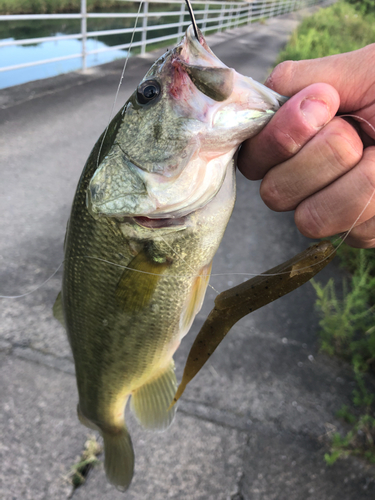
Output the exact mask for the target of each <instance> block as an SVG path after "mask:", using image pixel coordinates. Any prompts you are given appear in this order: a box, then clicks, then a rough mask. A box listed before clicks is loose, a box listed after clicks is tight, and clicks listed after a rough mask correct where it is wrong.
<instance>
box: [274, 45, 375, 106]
mask: <svg viewBox="0 0 375 500" xmlns="http://www.w3.org/2000/svg"><path fill="white" fill-rule="evenodd" d="M374 59H375V44H371V45H368V46H367V47H364V48H363V49H359V50H355V51H353V52H348V53H345V54H338V55H334V56H328V57H322V58H319V59H312V60H304V61H285V62H282V63H281V64H279V65H278V66H276V68H275V69H274V70H273V72H272V73H271V74H270V76H269V77H268V79H267V80H266V83H265V85H267V87H270V88H271V89H273V90H275V91H276V92H279V93H280V94H282V95H288V96H289V95H294V94H296V93H297V92H299V91H300V90H302V89H303V88H305V87H306V86H307V85H311V84H312V83H317V82H324V83H328V84H330V85H332V86H334V87H335V89H337V91H338V92H339V94H340V101H341V102H340V112H343V113H344V112H348V111H352V110H354V109H360V108H363V107H365V106H366V105H368V104H371V102H372V101H373V98H372V97H371V92H370V88H371V85H373V82H374V81H375V65H374ZM348 82H350V85H349V84H348ZM366 82H368V83H366Z"/></svg>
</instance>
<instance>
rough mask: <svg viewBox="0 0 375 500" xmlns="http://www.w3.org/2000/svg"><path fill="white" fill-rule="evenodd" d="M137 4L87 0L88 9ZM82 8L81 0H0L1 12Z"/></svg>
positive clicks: (114, 9) (53, 11)
mask: <svg viewBox="0 0 375 500" xmlns="http://www.w3.org/2000/svg"><path fill="white" fill-rule="evenodd" d="M135 5H138V4H132V3H130V2H120V1H118V0H87V11H88V12H100V11H107V12H109V11H118V10H122V9H124V7H125V6H126V9H129V6H132V7H133V6H135ZM80 10H81V0H0V13H1V14H57V13H60V12H80Z"/></svg>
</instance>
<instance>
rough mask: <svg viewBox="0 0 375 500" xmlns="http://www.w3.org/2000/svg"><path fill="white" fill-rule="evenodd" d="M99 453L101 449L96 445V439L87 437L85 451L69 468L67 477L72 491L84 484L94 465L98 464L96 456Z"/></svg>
mask: <svg viewBox="0 0 375 500" xmlns="http://www.w3.org/2000/svg"><path fill="white" fill-rule="evenodd" d="M101 452H102V447H101V446H100V444H99V443H98V441H97V439H96V437H95V436H89V437H88V439H87V441H86V443H85V449H84V450H83V452H82V455H81V456H80V457H79V458H78V459H77V462H76V463H75V464H74V465H72V467H71V471H70V476H69V477H70V482H71V483H72V486H73V490H75V489H77V488H79V487H80V486H82V484H84V483H85V481H86V478H87V476H88V474H89V472H90V470H91V469H92V468H93V467H95V465H98V464H100V460H98V458H97V456H98V455H99V454H100V453H101Z"/></svg>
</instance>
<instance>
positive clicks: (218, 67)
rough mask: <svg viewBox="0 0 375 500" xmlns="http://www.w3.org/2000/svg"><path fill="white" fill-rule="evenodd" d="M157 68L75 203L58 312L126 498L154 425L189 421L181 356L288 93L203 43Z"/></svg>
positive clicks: (86, 416)
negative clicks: (141, 444) (255, 159)
mask: <svg viewBox="0 0 375 500" xmlns="http://www.w3.org/2000/svg"><path fill="white" fill-rule="evenodd" d="M197 34H198V37H196V36H195V34H194V30H193V27H192V26H190V27H189V28H188V29H187V32H186V34H185V35H184V37H183V39H182V40H181V42H180V43H178V44H177V45H176V46H175V47H173V48H172V49H171V50H168V51H167V52H166V53H165V54H164V55H162V56H161V57H160V58H159V59H158V60H157V61H156V62H155V63H154V64H153V65H152V66H151V68H150V70H149V71H148V72H147V74H146V75H145V77H144V78H143V79H142V81H141V82H140V83H139V85H138V87H137V89H136V90H135V91H134V93H133V94H132V95H131V96H130V98H129V99H128V101H127V102H126V103H125V104H124V106H122V107H121V109H120V111H119V112H118V113H117V115H116V116H115V117H114V118H113V120H112V121H111V123H110V124H109V126H108V128H107V129H106V131H105V132H104V133H103V134H102V135H101V136H100V138H99V139H98V141H97V143H96V144H95V146H94V148H93V150H92V152H91V154H90V156H89V158H88V160H87V162H86V165H85V167H84V169H83V172H82V174H81V177H80V180H79V183H78V186H77V190H76V193H75V196H74V200H73V205H72V209H71V214H70V218H69V221H68V225H67V231H66V236H65V243H64V271H63V278H62V290H61V292H60V293H59V295H58V297H57V300H56V303H55V305H54V315H55V317H56V318H57V319H59V320H60V322H61V323H62V324H63V325H64V327H65V328H66V331H67V336H68V339H69V343H70V346H71V349H72V352H73V358H74V363H75V370H76V381H77V388H78V400H79V402H78V407H77V412H78V418H79V420H80V421H81V422H82V423H83V424H84V425H86V426H87V427H89V428H92V429H96V430H98V431H99V432H100V433H101V435H102V437H103V442H104V454H105V459H104V466H105V472H106V476H107V479H108V481H109V482H110V483H112V484H113V485H115V486H116V487H117V488H119V489H122V490H126V489H127V488H128V487H129V485H130V483H131V480H132V477H133V473H134V450H133V445H132V441H131V437H130V435H129V431H128V428H127V426H126V422H125V407H126V405H127V403H128V401H129V402H130V409H131V411H132V412H133V413H134V415H135V416H136V418H137V420H138V421H139V423H140V424H141V426H142V427H143V428H145V429H149V430H159V431H160V430H165V429H167V428H168V427H169V426H170V425H171V423H172V421H173V419H174V416H175V412H176V406H175V405H174V406H173V405H171V403H172V402H173V398H174V395H175V392H176V389H177V382H176V376H175V370H174V361H173V354H174V353H175V351H176V350H177V349H178V347H179V345H180V342H181V339H182V338H183V337H184V336H185V335H186V334H187V332H188V331H189V329H190V327H191V324H192V322H193V320H194V317H195V316H196V314H197V313H198V312H199V310H200V308H201V306H202V302H203V299H204V295H205V292H206V288H207V285H208V280H209V276H210V271H211V266H212V259H213V257H214V255H215V252H216V250H217V248H218V246H219V244H220V241H221V239H222V237H223V234H224V231H225V228H226V225H227V223H228V221H229V218H230V216H231V213H232V210H233V206H234V202H235V154H236V152H237V150H238V148H239V145H240V144H241V143H242V142H243V141H244V140H245V139H247V138H249V137H251V136H253V135H255V134H256V133H258V132H259V131H260V130H261V129H262V128H263V127H264V126H265V125H266V124H267V123H268V121H269V120H270V119H271V118H272V116H273V115H274V114H275V112H276V111H277V110H278V109H279V107H280V106H281V105H282V104H283V103H284V102H285V101H286V99H287V98H286V97H283V96H280V95H279V94H277V93H276V92H274V91H272V90H270V89H268V88H266V87H265V86H263V85H262V84H260V83H258V82H256V81H254V80H252V79H251V78H249V77H246V76H243V75H241V74H239V73H237V72H236V71H235V70H234V69H232V68H229V67H227V66H226V65H225V64H224V63H223V62H222V61H221V60H220V59H218V58H217V57H216V56H215V55H214V53H213V52H212V51H211V49H210V48H209V46H208V45H207V43H206V41H205V39H204V37H203V35H202V33H201V32H200V31H198V33H197Z"/></svg>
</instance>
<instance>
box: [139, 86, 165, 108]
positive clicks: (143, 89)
mask: <svg viewBox="0 0 375 500" xmlns="http://www.w3.org/2000/svg"><path fill="white" fill-rule="evenodd" d="M160 91H161V88H160V84H159V82H157V81H156V80H146V81H145V82H142V83H141V84H140V85H139V86H138V88H137V101H138V102H139V104H147V103H149V102H151V101H153V100H154V99H156V98H157V97H158V96H159V95H160Z"/></svg>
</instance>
